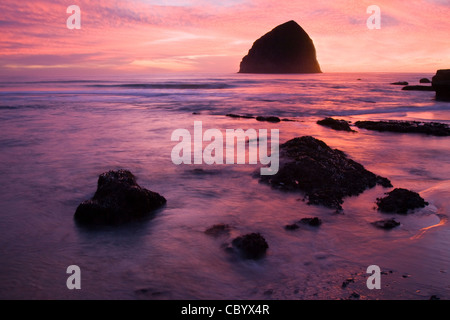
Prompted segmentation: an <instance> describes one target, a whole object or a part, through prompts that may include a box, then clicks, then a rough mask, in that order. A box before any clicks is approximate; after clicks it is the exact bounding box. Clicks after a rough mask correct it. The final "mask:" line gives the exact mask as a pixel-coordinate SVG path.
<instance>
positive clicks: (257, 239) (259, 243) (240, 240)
mask: <svg viewBox="0 0 450 320" xmlns="http://www.w3.org/2000/svg"><path fill="white" fill-rule="evenodd" d="M232 245H233V247H234V248H236V249H238V250H239V251H240V252H241V253H242V255H243V256H244V257H245V258H248V259H259V258H261V257H262V256H264V254H265V253H266V251H267V249H268V248H269V245H268V244H267V242H266V239H264V237H263V236H261V234H259V233H250V234H246V235H244V236H240V237H237V238H236V239H234V240H233V242H232Z"/></svg>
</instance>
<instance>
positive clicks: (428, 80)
mask: <svg viewBox="0 0 450 320" xmlns="http://www.w3.org/2000/svg"><path fill="white" fill-rule="evenodd" d="M419 83H431V81H430V79H428V78H422V79H420V80H419Z"/></svg>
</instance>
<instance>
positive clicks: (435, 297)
mask: <svg viewBox="0 0 450 320" xmlns="http://www.w3.org/2000/svg"><path fill="white" fill-rule="evenodd" d="M430 300H441V298H439V297H438V296H437V295H435V294H433V295H432V296H431V297H430Z"/></svg>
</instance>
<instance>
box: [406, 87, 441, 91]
mask: <svg viewBox="0 0 450 320" xmlns="http://www.w3.org/2000/svg"><path fill="white" fill-rule="evenodd" d="M402 90H406V91H435V90H434V88H433V87H432V86H406V87H403V88H402Z"/></svg>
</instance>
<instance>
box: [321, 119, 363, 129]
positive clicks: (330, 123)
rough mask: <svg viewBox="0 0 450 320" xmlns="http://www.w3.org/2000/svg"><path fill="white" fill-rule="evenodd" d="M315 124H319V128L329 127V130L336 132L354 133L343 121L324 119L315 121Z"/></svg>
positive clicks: (346, 122)
mask: <svg viewBox="0 0 450 320" xmlns="http://www.w3.org/2000/svg"><path fill="white" fill-rule="evenodd" d="M317 124H319V125H321V126H325V127H329V128H331V129H334V130H337V131H348V132H355V130H353V129H352V128H350V125H349V124H348V121H345V120H338V119H333V118H325V119H322V120H319V121H317Z"/></svg>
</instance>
